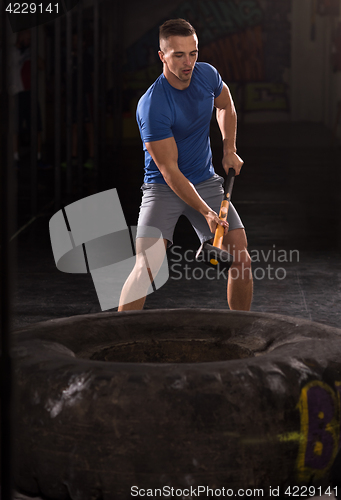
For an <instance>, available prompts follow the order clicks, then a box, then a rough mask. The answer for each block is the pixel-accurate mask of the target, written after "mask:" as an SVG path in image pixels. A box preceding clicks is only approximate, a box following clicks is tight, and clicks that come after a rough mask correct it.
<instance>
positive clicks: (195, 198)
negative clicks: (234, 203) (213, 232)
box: [163, 168, 212, 216]
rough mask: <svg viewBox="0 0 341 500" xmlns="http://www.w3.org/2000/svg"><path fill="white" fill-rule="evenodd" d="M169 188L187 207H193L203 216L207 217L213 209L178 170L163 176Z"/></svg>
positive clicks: (170, 171) (171, 170)
mask: <svg viewBox="0 0 341 500" xmlns="http://www.w3.org/2000/svg"><path fill="white" fill-rule="evenodd" d="M163 177H164V179H165V181H166V182H167V184H168V186H169V187H170V188H171V189H172V190H173V191H174V193H175V194H177V195H178V196H179V198H181V199H182V200H183V201H184V202H185V203H187V205H189V206H191V207H192V208H194V209H195V210H197V211H198V212H200V213H201V214H202V215H204V216H206V215H207V214H208V212H210V211H212V209H211V208H210V207H209V206H208V205H207V203H206V202H205V201H204V200H203V199H202V198H201V196H200V195H199V193H198V191H197V190H196V189H195V187H194V186H193V184H192V183H191V182H190V181H189V180H188V179H187V178H186V177H185V176H184V175H183V173H182V172H181V171H180V170H178V169H175V168H174V169H169V170H168V171H167V173H166V174H165V173H164V174H163Z"/></svg>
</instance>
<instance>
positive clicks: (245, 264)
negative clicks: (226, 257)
mask: <svg viewBox="0 0 341 500" xmlns="http://www.w3.org/2000/svg"><path fill="white" fill-rule="evenodd" d="M229 275H230V278H231V279H238V278H241V279H243V280H246V281H249V280H251V279H252V269H251V257H250V254H249V252H248V251H247V249H246V248H243V249H239V250H235V251H234V252H233V264H232V266H231V269H230V273H229Z"/></svg>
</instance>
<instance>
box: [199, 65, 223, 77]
mask: <svg viewBox="0 0 341 500" xmlns="http://www.w3.org/2000/svg"><path fill="white" fill-rule="evenodd" d="M195 69H196V71H197V72H198V73H199V74H202V75H207V76H215V75H217V74H218V71H217V69H216V68H215V67H214V66H212V64H209V63H207V62H197V63H195Z"/></svg>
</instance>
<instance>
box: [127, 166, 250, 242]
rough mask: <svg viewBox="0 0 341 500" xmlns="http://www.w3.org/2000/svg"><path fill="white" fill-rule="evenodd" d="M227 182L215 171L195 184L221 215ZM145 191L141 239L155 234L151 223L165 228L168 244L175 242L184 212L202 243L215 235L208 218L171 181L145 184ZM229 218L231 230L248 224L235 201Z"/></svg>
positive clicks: (138, 229) (155, 226)
mask: <svg viewBox="0 0 341 500" xmlns="http://www.w3.org/2000/svg"><path fill="white" fill-rule="evenodd" d="M223 183H224V179H223V177H220V175H218V174H214V175H213V176H212V177H210V178H209V179H207V180H206V181H203V182H200V183H199V184H196V185H195V189H196V190H197V191H198V193H199V195H200V196H201V198H203V200H205V202H206V203H207V204H208V206H209V207H211V208H212V210H214V211H215V212H217V214H219V210H220V205H221V202H222V200H223V197H224V189H223ZM141 190H142V192H143V195H142V202H141V206H140V214H139V219H138V222H137V234H136V237H137V238H143V237H148V236H149V237H150V236H152V234H151V232H150V230H148V228H147V227H146V226H148V227H150V228H157V229H158V230H159V231H161V233H162V237H163V238H165V239H167V240H168V242H169V243H168V246H170V245H172V243H173V233H174V228H175V225H176V223H177V221H178V219H179V217H180V215H185V216H186V217H187V219H188V220H189V221H190V223H191V224H192V226H193V228H194V230H195V232H196V233H197V235H198V237H199V239H200V242H201V243H203V242H204V241H207V240H210V239H211V238H213V237H214V234H213V233H211V231H210V228H209V226H208V224H207V222H206V219H205V217H204V216H203V215H202V214H201V213H200V212H198V211H197V210H195V209H194V208H192V207H190V206H189V205H187V203H185V202H184V201H183V200H182V199H181V198H179V197H178V196H177V195H176V194H175V193H174V191H172V189H171V188H170V187H169V186H168V185H167V184H142V186H141ZM227 221H228V223H229V225H230V226H229V231H231V230H233V229H238V228H243V227H244V226H243V223H242V221H241V219H240V217H239V215H238V213H237V211H236V209H235V208H234V206H233V205H232V203H230V206H229V211H228V216H227Z"/></svg>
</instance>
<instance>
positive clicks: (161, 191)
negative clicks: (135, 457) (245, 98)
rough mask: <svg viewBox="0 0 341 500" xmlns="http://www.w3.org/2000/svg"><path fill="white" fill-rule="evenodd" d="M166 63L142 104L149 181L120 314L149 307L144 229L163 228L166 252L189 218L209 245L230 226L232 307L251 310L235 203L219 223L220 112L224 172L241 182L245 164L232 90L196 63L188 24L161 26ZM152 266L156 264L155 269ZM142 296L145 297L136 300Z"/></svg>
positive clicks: (245, 257) (229, 291)
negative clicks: (216, 131)
mask: <svg viewBox="0 0 341 500" xmlns="http://www.w3.org/2000/svg"><path fill="white" fill-rule="evenodd" d="M159 57H160V59H161V61H162V63H163V73H162V74H161V75H160V77H159V78H158V79H157V80H156V81H155V82H154V84H153V85H152V86H151V87H150V88H149V89H148V90H147V92H146V93H145V94H144V95H143V96H142V97H141V99H140V101H139V103H138V107H137V112H136V115H137V121H138V125H139V129H140V134H141V138H142V140H143V143H144V151H145V177H144V184H143V186H142V191H143V197H142V203H141V207H140V215H139V220H138V230H137V231H138V232H137V239H136V253H137V258H136V265H135V267H134V269H133V271H132V273H131V274H130V276H129V277H128V279H127V281H126V283H125V285H124V287H123V289H122V293H121V298H120V305H119V309H118V310H119V311H127V310H134V309H142V308H143V305H144V301H145V297H144V296H143V297H142V295H141V293H142V291H143V289H145V288H146V279H145V275H146V273H145V271H144V269H145V267H146V262H147V261H146V258H145V257H146V254H145V251H146V249H148V248H149V247H151V246H152V244H153V242H155V241H156V239H155V238H154V239H153V238H152V237H150V236H151V235H150V234H149V233H148V232H146V231H144V228H145V227H146V226H147V227H148V226H150V227H156V228H158V229H159V230H160V231H161V233H162V235H163V239H164V244H165V246H167V245H171V244H172V242H173V240H172V238H173V231H174V226H175V224H176V222H177V220H178V218H179V217H180V215H181V214H183V215H186V216H187V217H188V219H189V220H190V222H191V223H192V225H193V227H194V229H195V231H196V232H197V234H198V236H199V238H200V240H201V242H203V241H207V240H211V239H212V238H213V236H214V232H215V229H216V227H217V224H221V225H222V226H224V229H225V234H224V240H223V249H225V250H227V251H228V252H229V253H231V254H232V255H233V256H234V263H233V265H232V266H231V268H230V271H229V280H228V286H227V300H228V304H229V307H230V309H231V310H245V311H248V310H249V309H250V307H251V300H252V275H251V259H250V256H249V254H248V252H247V240H246V235H245V230H244V226H243V224H242V222H241V220H240V218H239V216H238V214H237V212H236V210H235V208H234V207H233V205H232V204H230V208H229V213H228V223H226V222H224V221H221V220H220V219H219V217H218V214H217V212H219V207H220V203H221V201H222V198H223V188H222V178H221V177H219V176H218V175H217V174H215V172H214V168H213V165H212V152H211V148H210V140H209V127H210V120H211V116H212V111H213V106H215V107H216V110H217V121H218V125H219V128H220V130H221V133H222V139H223V150H224V156H223V167H224V170H225V172H226V174H227V173H228V170H229V168H234V169H235V171H236V175H239V173H240V170H241V168H242V165H243V161H242V160H241V158H240V157H239V156H238V155H237V153H236V124H237V118H236V112H235V108H234V104H233V101H232V98H231V95H230V92H229V89H228V87H227V86H226V84H225V83H223V82H222V80H221V77H220V75H219V73H218V72H217V70H216V69H215V68H213V66H211V65H209V64H207V63H197V62H196V61H197V58H198V38H197V35H196V32H195V30H194V28H193V26H191V24H190V23H188V22H187V21H185V20H184V19H171V20H169V21H166V22H165V23H164V24H163V25H162V26H161V27H160V50H159ZM228 228H229V231H228ZM149 260H150V259H149ZM160 265H161V263H160V262H158V263H157V266H160ZM147 267H148V268H150V267H152V264H150V262H149V263H147ZM148 272H149V273H150V279H151V280H152V276H153V275H154V276H155V273H154V272H153V273H151V272H150V269H148ZM147 281H148V280H147ZM147 284H148V285H150V281H149V282H148V283H147ZM147 288H148V286H147ZM136 289H138V290H139V293H140V292H141V293H140V295H138V294H137V295H136V294H135V295H134V293H133V292H134V290H136ZM146 291H147V290H145V292H146ZM132 297H142V298H136V299H135V298H134V299H132Z"/></svg>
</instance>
